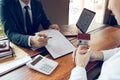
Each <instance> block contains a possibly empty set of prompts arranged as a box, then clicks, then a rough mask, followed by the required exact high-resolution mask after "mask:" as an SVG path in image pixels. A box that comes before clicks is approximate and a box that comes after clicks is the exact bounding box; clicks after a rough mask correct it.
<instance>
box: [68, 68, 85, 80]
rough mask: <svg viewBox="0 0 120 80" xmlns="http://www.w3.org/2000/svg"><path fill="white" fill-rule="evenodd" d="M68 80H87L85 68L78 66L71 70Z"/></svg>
mask: <svg viewBox="0 0 120 80" xmlns="http://www.w3.org/2000/svg"><path fill="white" fill-rule="evenodd" d="M69 80H87V76H86V70H85V68H83V67H78V66H77V67H75V68H73V70H72V72H71V76H70V79H69Z"/></svg>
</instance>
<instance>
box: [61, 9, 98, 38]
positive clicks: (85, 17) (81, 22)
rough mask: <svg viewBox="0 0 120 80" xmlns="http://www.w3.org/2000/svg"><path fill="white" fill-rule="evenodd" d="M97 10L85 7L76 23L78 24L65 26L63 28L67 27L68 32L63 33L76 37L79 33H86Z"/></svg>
mask: <svg viewBox="0 0 120 80" xmlns="http://www.w3.org/2000/svg"><path fill="white" fill-rule="evenodd" d="M95 14H96V13H95V12H93V11H91V10H89V9H86V8H83V11H82V13H81V15H80V17H79V19H78V21H77V23H76V26H72V27H71V26H69V25H68V26H64V27H63V28H66V30H67V33H66V32H65V33H63V34H64V35H65V36H66V37H76V36H77V35H78V33H83V34H85V33H86V32H87V30H88V28H89V26H90V24H91V22H92V20H93V18H94V16H95Z"/></svg>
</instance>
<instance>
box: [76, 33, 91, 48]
mask: <svg viewBox="0 0 120 80" xmlns="http://www.w3.org/2000/svg"><path fill="white" fill-rule="evenodd" d="M77 38H78V44H77V46H79V45H88V43H89V40H90V34H81V33H78V35H77Z"/></svg>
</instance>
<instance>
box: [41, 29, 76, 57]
mask: <svg viewBox="0 0 120 80" xmlns="http://www.w3.org/2000/svg"><path fill="white" fill-rule="evenodd" d="M41 33H44V34H46V35H48V37H51V38H50V39H49V40H48V44H47V45H46V46H45V47H46V49H47V50H48V51H49V53H50V55H51V56H52V57H53V58H54V59H56V58H59V57H61V56H64V55H66V54H68V53H71V52H73V51H74V49H75V47H74V46H73V45H72V43H71V42H70V41H69V40H67V38H66V37H65V36H64V35H63V34H62V33H61V32H59V31H58V30H54V29H50V30H43V31H41Z"/></svg>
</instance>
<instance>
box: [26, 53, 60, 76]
mask: <svg viewBox="0 0 120 80" xmlns="http://www.w3.org/2000/svg"><path fill="white" fill-rule="evenodd" d="M26 65H27V66H28V67H29V68H32V69H34V70H36V71H38V72H41V73H44V74H46V75H50V74H51V73H52V72H53V70H55V68H56V67H57V66H58V62H55V61H53V60H51V59H48V58H46V57H43V56H41V55H37V56H36V57H35V58H33V60H31V61H29V62H28V63H27V64H26Z"/></svg>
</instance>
